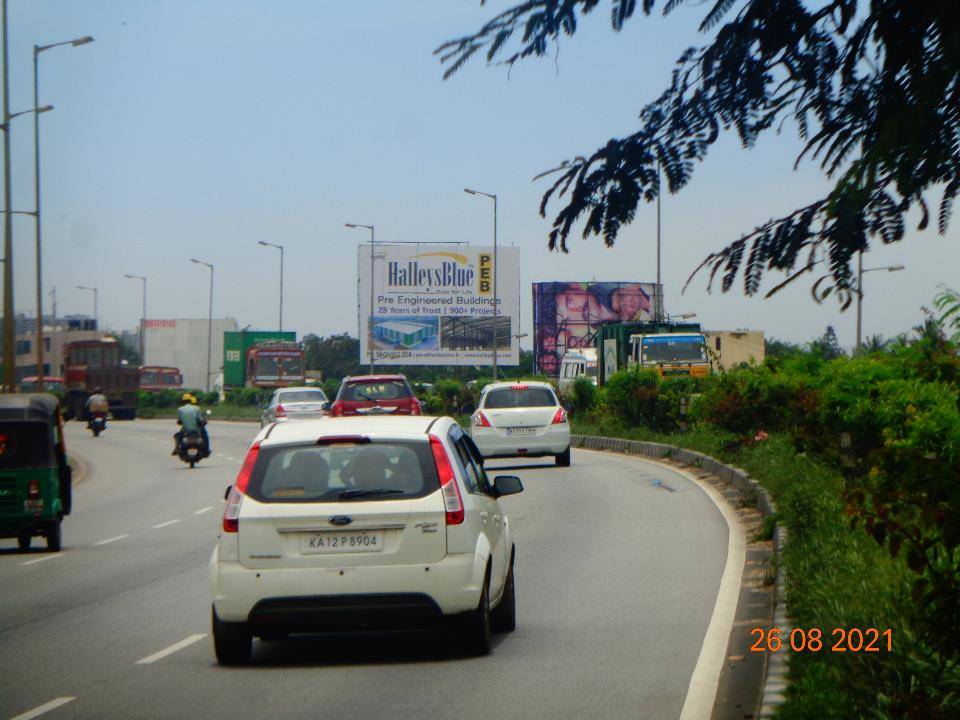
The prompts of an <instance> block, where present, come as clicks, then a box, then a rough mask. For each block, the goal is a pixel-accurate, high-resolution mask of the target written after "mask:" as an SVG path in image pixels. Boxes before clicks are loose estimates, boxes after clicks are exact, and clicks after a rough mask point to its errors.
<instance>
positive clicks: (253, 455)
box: [223, 442, 260, 533]
mask: <svg viewBox="0 0 960 720" xmlns="http://www.w3.org/2000/svg"><path fill="white" fill-rule="evenodd" d="M259 456H260V443H258V442H255V443H254V444H253V445H251V446H250V449H249V450H247V456H246V457H245V458H244V459H243V465H241V466H240V472H239V473H237V479H236V481H234V483H233V487H232V488H230V495H229V497H227V506H226V507H225V508H224V509H223V531H224V532H229V533H235V532H237V531H238V530H239V529H240V502H241V501H242V500H243V495H244V493H245V492H246V491H247V486H248V485H249V484H250V476H251V475H252V474H253V466H254V465H256V464H257V458H258V457H259Z"/></svg>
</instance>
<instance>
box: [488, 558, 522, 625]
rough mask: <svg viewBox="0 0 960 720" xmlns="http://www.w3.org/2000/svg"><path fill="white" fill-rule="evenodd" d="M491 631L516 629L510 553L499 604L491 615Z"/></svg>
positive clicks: (514, 589) (514, 591)
mask: <svg viewBox="0 0 960 720" xmlns="http://www.w3.org/2000/svg"><path fill="white" fill-rule="evenodd" d="M491 619H492V621H493V629H494V630H496V631H497V632H513V631H514V630H515V629H516V627H517V596H516V587H515V584H514V580H513V553H512V552H511V553H510V567H509V568H508V569H507V579H506V580H505V581H504V585H503V595H502V596H501V597H500V604H499V605H497V607H495V608H494V609H493V612H492V613H491Z"/></svg>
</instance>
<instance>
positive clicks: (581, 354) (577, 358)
mask: <svg viewBox="0 0 960 720" xmlns="http://www.w3.org/2000/svg"><path fill="white" fill-rule="evenodd" d="M598 368H599V363H598V361H597V349H596V348H582V349H578V350H567V352H565V353H564V355H563V360H562V361H561V362H560V382H559V383H558V384H559V387H560V392H561V393H567V392H570V390H572V389H573V383H574V382H576V379H577V378H579V377H586V378H589V379H590V381H591V382H592V383H593V384H594V385H596V384H597V371H598Z"/></svg>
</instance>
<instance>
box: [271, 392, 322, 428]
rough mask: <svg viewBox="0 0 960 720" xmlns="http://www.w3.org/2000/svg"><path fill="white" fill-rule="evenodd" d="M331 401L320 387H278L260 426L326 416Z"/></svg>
mask: <svg viewBox="0 0 960 720" xmlns="http://www.w3.org/2000/svg"><path fill="white" fill-rule="evenodd" d="M329 409H330V402H329V400H328V399H327V396H326V394H325V393H324V392H323V390H321V389H320V388H318V387H286V388H278V389H276V390H274V391H273V395H271V396H270V402H268V403H267V406H266V407H265V408H264V409H263V415H261V416H260V427H264V426H265V425H269V424H270V423H272V422H278V421H283V420H305V419H310V420H312V419H316V418H320V417H324V416H325V415H327V414H328V412H327V411H328V410H329Z"/></svg>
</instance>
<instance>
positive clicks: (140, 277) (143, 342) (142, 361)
mask: <svg viewBox="0 0 960 720" xmlns="http://www.w3.org/2000/svg"><path fill="white" fill-rule="evenodd" d="M124 277H125V278H130V279H131V280H139V281H141V282H142V283H143V294H142V298H143V310H142V312H141V314H140V364H141V365H146V364H147V360H146V350H147V343H146V339H145V338H144V333H145V332H146V330H147V278H146V277H144V276H143V275H124Z"/></svg>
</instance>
